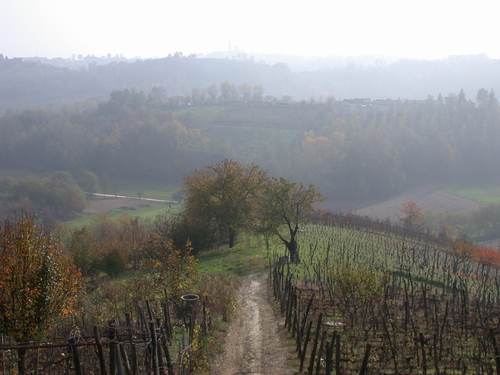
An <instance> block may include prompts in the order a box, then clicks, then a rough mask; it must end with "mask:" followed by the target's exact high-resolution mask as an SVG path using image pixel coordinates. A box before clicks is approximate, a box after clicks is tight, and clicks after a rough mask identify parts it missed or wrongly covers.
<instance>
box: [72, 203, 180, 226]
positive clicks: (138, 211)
mask: <svg viewBox="0 0 500 375" xmlns="http://www.w3.org/2000/svg"><path fill="white" fill-rule="evenodd" d="M180 207H181V206H179V205H165V204H147V203H146V204H143V205H140V206H135V207H127V206H123V207H120V208H119V209H116V210H113V211H109V212H107V213H106V215H107V216H108V217H109V218H110V219H118V218H120V217H121V216H128V217H139V218H141V219H147V218H154V217H156V216H157V215H159V214H161V213H164V212H166V211H168V210H172V212H176V211H178V210H179V209H180ZM97 215H99V214H82V215H81V216H80V217H78V218H76V219H73V220H69V221H67V222H65V225H66V226H68V227H69V228H79V227H83V226H85V225H89V224H90V223H91V222H92V218H93V217H95V216H97Z"/></svg>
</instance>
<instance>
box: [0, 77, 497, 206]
mask: <svg viewBox="0 0 500 375" xmlns="http://www.w3.org/2000/svg"><path fill="white" fill-rule="evenodd" d="M263 90H265V88H263V87H262V86H260V85H255V86H252V85H239V86H238V85H236V84H234V83H232V82H228V81H225V82H222V83H221V84H220V85H219V86H215V85H210V86H208V87H206V88H199V89H193V92H192V95H191V96H187V97H183V99H182V100H183V101H184V102H185V103H180V104H179V103H178V100H180V99H179V98H178V97H175V98H174V99H175V100H176V101H174V102H173V101H172V97H168V95H167V93H166V89H165V88H162V87H155V88H154V89H152V90H151V91H149V92H147V93H145V92H143V91H140V90H137V89H125V90H120V91H113V92H112V93H111V94H110V96H109V97H108V98H107V99H106V100H102V101H100V100H95V99H89V100H87V101H85V102H82V103H76V104H73V105H67V106H62V107H54V108H37V109H29V110H23V111H19V112H11V113H8V114H6V115H4V116H3V117H1V118H0V163H1V165H2V166H3V168H21V169H27V170H30V171H39V172H54V171H60V170H62V171H67V172H70V173H72V174H73V175H78V174H81V173H82V172H83V171H90V172H92V173H94V174H96V175H97V176H98V177H99V179H100V181H101V184H102V189H103V190H105V191H104V192H110V191H111V189H112V188H111V186H112V181H113V180H114V179H116V178H119V177H122V178H124V177H125V178H136V179H143V180H155V181H163V182H169V183H179V185H180V182H181V180H182V177H183V176H184V175H185V173H186V172H187V171H190V170H192V169H194V168H199V167H201V166H203V165H206V164H210V163H212V162H215V161H220V160H222V159H224V158H232V159H235V160H238V161H240V162H244V163H246V162H254V163H256V164H258V165H260V166H261V167H262V168H264V169H266V170H268V171H269V173H270V174H271V175H274V176H284V177H286V178H288V179H291V180H294V181H303V182H305V183H312V184H314V185H317V186H318V187H319V188H320V189H321V191H322V192H323V194H324V195H325V197H326V198H327V199H328V200H329V202H335V201H342V200H347V199H367V198H383V197H387V196H390V195H392V194H395V193H398V192H401V191H404V190H405V189H408V188H411V187H414V186H419V185H422V184H430V183H450V182H473V181H482V182H486V181H490V182H491V181H495V179H496V178H497V174H496V173H494V171H496V170H497V166H498V165H499V163H500V153H498V146H499V144H498V143H499V141H500V126H499V122H500V107H499V105H498V100H497V98H496V96H495V93H494V91H493V90H487V89H484V88H481V89H479V90H478V91H477V92H476V93H473V94H471V97H467V96H466V95H469V94H466V93H465V92H464V91H463V90H461V91H460V92H458V93H452V94H449V95H447V96H445V97H443V96H441V95H439V96H438V97H437V98H434V97H432V96H428V98H427V99H426V100H419V101H416V100H383V101H382V100H367V99H363V100H361V99H359V100H342V101H340V100H335V99H334V98H330V100H329V101H326V102H316V101H299V102H297V101H293V100H291V99H290V98H284V99H282V100H277V99H275V98H272V99H270V98H266V96H265V95H263ZM188 103H189V105H188Z"/></svg>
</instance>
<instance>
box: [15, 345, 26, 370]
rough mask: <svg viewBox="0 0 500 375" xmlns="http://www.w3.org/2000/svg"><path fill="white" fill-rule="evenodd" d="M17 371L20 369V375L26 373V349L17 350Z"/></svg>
mask: <svg viewBox="0 0 500 375" xmlns="http://www.w3.org/2000/svg"><path fill="white" fill-rule="evenodd" d="M17 371H19V375H25V374H26V349H24V348H22V349H18V350H17Z"/></svg>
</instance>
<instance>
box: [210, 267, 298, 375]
mask: <svg viewBox="0 0 500 375" xmlns="http://www.w3.org/2000/svg"><path fill="white" fill-rule="evenodd" d="M224 348H225V350H224V354H223V355H222V356H221V358H219V360H218V362H217V364H216V365H215V366H214V369H213V371H212V374H214V375H215V374H217V375H236V374H238V375H243V374H246V375H259V374H266V375H290V374H293V371H291V370H290V369H289V368H287V359H288V353H287V351H286V349H285V347H284V346H283V342H282V340H281V334H280V328H279V327H278V321H277V319H276V317H275V315H274V311H273V308H272V306H271V303H270V299H269V288H268V278H267V276H257V275H250V276H247V277H245V278H244V279H243V285H242V287H241V289H240V293H239V299H238V306H237V309H236V316H235V318H234V320H233V322H232V323H231V327H230V329H229V333H228V336H227V339H226V343H225V346H224Z"/></svg>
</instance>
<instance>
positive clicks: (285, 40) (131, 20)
mask: <svg viewBox="0 0 500 375" xmlns="http://www.w3.org/2000/svg"><path fill="white" fill-rule="evenodd" d="M494 5H495V2H494V1H493V0H476V1H467V2H466V1H457V0H453V1H452V0H419V1H416V0H413V1H407V0H377V1H375V0H344V1H342V2H334V1H325V0H323V1H319V0H309V1H290V0H289V1H282V0H280V1H273V0H246V1H241V0H211V1H208V0H167V1H152V0H140V1H134V2H131V1H127V0H120V1H118V0H85V1H73V0H2V2H1V7H0V53H3V54H4V55H6V56H8V57H28V56H37V55H38V56H41V57H70V56H71V55H72V54H76V55H78V54H82V55H84V56H86V55H96V56H102V55H106V54H108V53H110V54H112V55H116V54H123V55H124V56H125V57H128V58H132V57H136V56H137V57H143V58H148V57H164V56H167V55H168V54H169V53H174V52H176V51H181V52H183V53H184V54H191V53H197V54H204V53H209V52H214V51H226V50H228V49H229V48H230V46H231V48H232V49H233V50H234V49H236V48H238V49H240V50H244V51H245V52H247V53H252V52H264V53H282V54H290V55H305V56H360V55H383V56H390V57H407V58H423V59H435V58H443V57H446V56H449V55H471V54H479V53H483V54H486V55H488V56H489V57H491V58H500V42H499V41H498V20H497V17H498V16H497V12H496V7H495V6H494Z"/></svg>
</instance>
